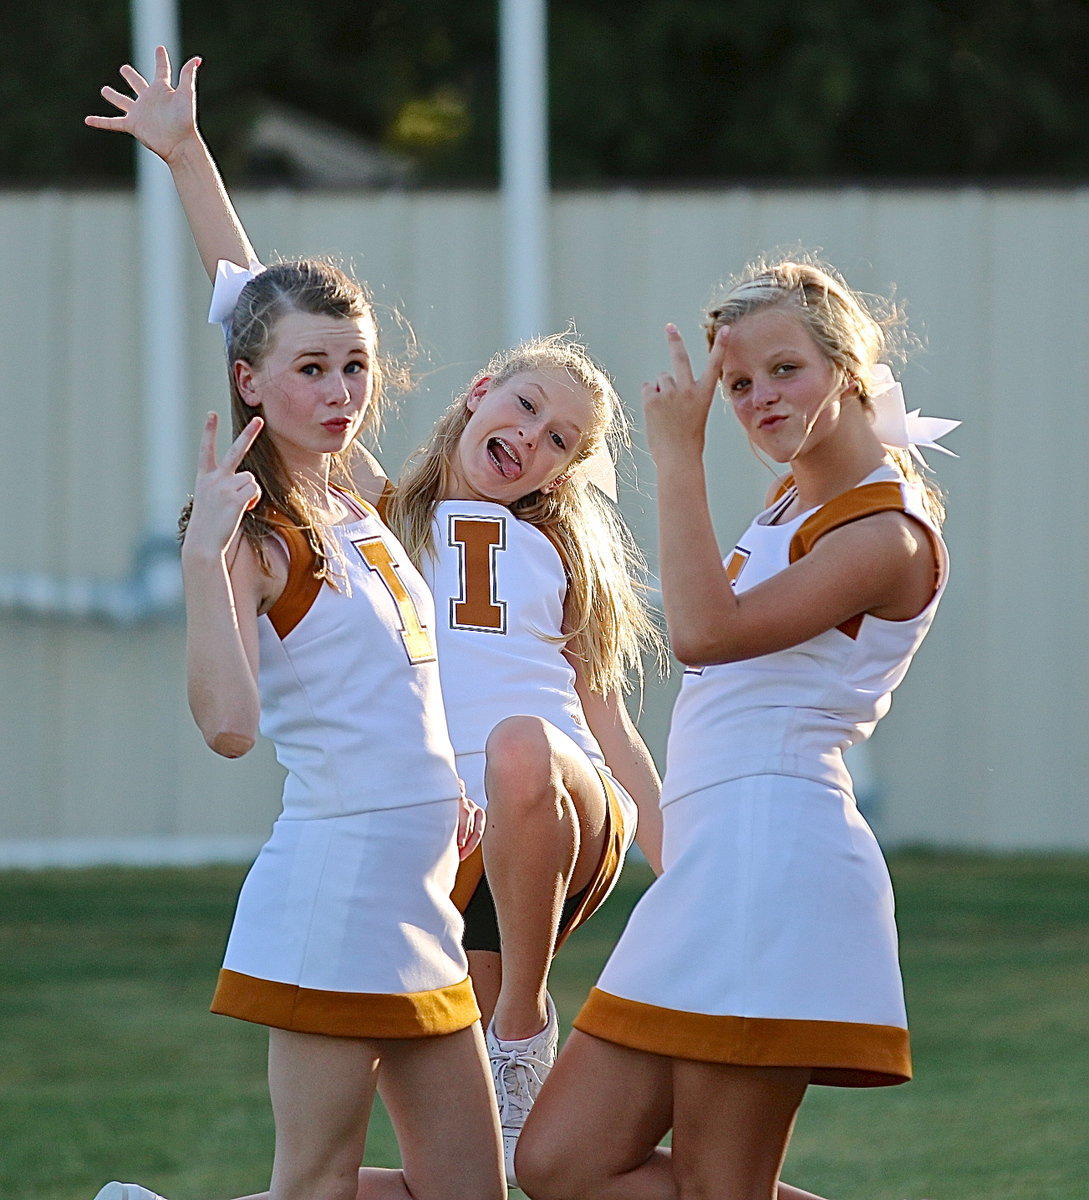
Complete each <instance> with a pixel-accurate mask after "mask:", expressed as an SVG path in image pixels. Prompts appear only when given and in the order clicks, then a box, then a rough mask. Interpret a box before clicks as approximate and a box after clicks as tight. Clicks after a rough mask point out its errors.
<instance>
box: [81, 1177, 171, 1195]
mask: <svg viewBox="0 0 1089 1200" xmlns="http://www.w3.org/2000/svg"><path fill="white" fill-rule="evenodd" d="M95 1200H163V1198H162V1196H160V1195H159V1194H158V1193H157V1192H152V1191H149V1189H148V1188H146V1187H141V1186H140V1185H139V1184H138V1183H118V1182H117V1181H116V1180H114V1181H113V1182H112V1183H107V1184H106V1186H105V1187H104V1188H103V1189H102V1190H101V1191H100V1192H99V1193H98V1195H97V1196H96V1197H95Z"/></svg>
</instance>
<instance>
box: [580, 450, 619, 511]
mask: <svg viewBox="0 0 1089 1200" xmlns="http://www.w3.org/2000/svg"><path fill="white" fill-rule="evenodd" d="M576 470H578V471H581V472H582V474H583V475H584V476H585V478H587V479H588V480H589V481H590V482H591V483H592V484H593V485H594V487H596V488H597V489H598V491H600V492H604V493H605V495H606V496H608V497H609V499H610V500H614V501H615V500H616V497H617V488H616V464H615V463H614V462H613V456H612V455H611V454H610V453H609V447H608V446H606V445H604V444H602V445H600V446H599V447H598V448H597V449H596V450H595V451H594V452H593V454H591V455H590V457H589V458H584V459H583V460H582V462H580V463H579V465H578V467H577V468H576Z"/></svg>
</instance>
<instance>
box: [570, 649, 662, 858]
mask: <svg viewBox="0 0 1089 1200" xmlns="http://www.w3.org/2000/svg"><path fill="white" fill-rule="evenodd" d="M566 657H567V661H568V662H569V663H570V664H571V666H572V668H573V670H574V672H575V690H576V691H577V692H578V695H579V699H580V700H581V701H582V711H583V713H584V714H585V716H586V724H587V725H588V726H589V727H590V732H591V733H592V734H593V735H594V737H595V739H596V740H597V744H598V745H599V746H600V747H601V753H602V754H603V755H604V756H605V762H606V763H607V764H608V766H609V770H610V771H612V773H613V774H614V775H615V776H616V778H617V779H618V780H619V781H620V783H621V784H623V786H624V788H625V789H626V790H627V792H628V794H629V795H630V796H631V797H632V799H633V800H634V801H635V804H636V807H637V808H638V810H639V826H638V829H637V831H636V835H635V840H636V843H637V844H638V846H639V849H640V850H642V851H643V853H644V854H645V855H646V858H647V862H649V863H650V865H651V867H652V868H653V870H654V873H655V875H660V874H661V873H662V811H661V809H660V808H659V807H658V802H659V798H660V796H661V792H662V781H661V779H660V778H659V776H658V770H657V768H656V767H655V765H654V759H653V758H652V757H651V754H650V751H649V750H648V749H647V746H646V743H645V742H644V741H643V739H642V737H641V736H640V734H639V731H638V730H637V729H636V728H635V725H634V723H633V722H632V719H631V717H630V716H629V715H628V710H627V707H626V706H625V704H624V698H623V697H622V696H621V695H620V694H619V693H618V692H610V693H609V694H608V695H607V696H602V695H601V694H600V693H598V692H594V691H591V690H590V688H589V686H588V685H587V683H586V680H585V672H584V671H583V669H582V667H581V664H580V662H579V660H578V659H576V658H575V657H574V656H573V655H571V654H567V656H566Z"/></svg>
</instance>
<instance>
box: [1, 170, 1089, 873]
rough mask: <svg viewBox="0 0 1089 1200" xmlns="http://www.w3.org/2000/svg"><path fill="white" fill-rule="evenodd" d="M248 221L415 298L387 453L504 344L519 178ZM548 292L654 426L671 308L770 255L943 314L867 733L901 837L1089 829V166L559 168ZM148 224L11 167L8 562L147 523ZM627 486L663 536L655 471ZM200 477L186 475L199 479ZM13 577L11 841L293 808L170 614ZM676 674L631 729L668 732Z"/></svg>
mask: <svg viewBox="0 0 1089 1200" xmlns="http://www.w3.org/2000/svg"><path fill="white" fill-rule="evenodd" d="M238 203H239V208H240V210H241V212H242V215H243V217H244V219H245V220H246V222H247V225H248V227H249V230H250V233H251V236H252V238H253V240H254V242H255V244H256V245H257V246H258V247H259V248H260V250H261V251H262V253H263V254H264V255H265V257H266V258H270V257H272V256H274V255H277V254H279V255H285V256H292V255H297V254H317V253H334V254H338V255H339V256H341V257H342V258H344V259H346V260H347V261H348V263H349V265H350V266H351V267H352V268H353V269H354V270H355V272H356V273H357V274H358V275H359V276H360V277H361V278H365V279H367V280H368V281H369V282H370V283H371V285H372V287H373V288H374V290H375V292H376V293H377V297H378V299H379V301H380V302H383V303H386V304H389V305H392V306H395V307H397V308H398V309H400V310H401V311H403V312H404V313H405V314H406V315H407V316H408V318H409V319H410V320H411V322H412V324H413V326H414V328H415V331H416V334H417V336H418V338H419V340H420V342H421V345H422V347H423V349H424V350H425V352H426V357H425V359H424V360H423V361H422V362H421V364H420V370H419V380H420V382H419V386H418V388H417V389H416V391H415V392H414V393H413V394H412V395H411V396H409V397H406V398H405V400H404V402H403V403H402V406H401V409H400V412H399V413H398V414H397V415H395V416H394V417H393V418H392V419H391V420H390V422H389V424H388V426H387V432H386V434H385V436H384V438H383V448H382V456H383V459H384V462H385V464H386V467H387V469H388V470H389V471H390V472H391V473H396V470H397V468H398V467H399V465H400V463H401V462H402V461H403V459H404V457H405V455H406V454H407V453H408V451H409V450H410V449H411V448H412V447H413V446H415V445H416V444H417V443H418V442H419V441H421V440H422V439H423V437H424V435H425V434H426V432H427V429H428V428H429V427H430V424H431V421H432V420H433V418H434V415H435V414H436V413H437V412H438V410H439V409H440V408H441V407H443V406H444V405H445V404H446V402H447V401H448V400H449V398H450V396H451V395H452V393H453V392H454V390H455V389H456V388H458V387H459V386H460V385H462V384H463V383H465V382H466V381H467V380H468V379H469V377H470V376H471V375H472V373H473V372H474V370H477V369H478V368H479V367H480V366H481V365H482V364H483V362H484V361H485V360H486V358H487V357H488V355H489V353H490V352H491V351H493V350H494V349H496V348H497V347H498V346H499V345H500V344H501V343H502V341H503V337H504V333H503V330H504V326H505V322H504V319H503V313H502V311H501V299H502V298H501V280H502V264H501V261H500V254H501V238H500V230H499V228H498V221H499V204H498V200H497V198H496V197H495V196H493V195H489V194H426V195H421V194H404V195H401V194H382V195H373V196H362V197H357V196H342V195H315V194H308V195H294V194H280V193H263V194H260V195H258V194H253V195H246V194H243V195H241V196H240V197H238ZM552 224H553V236H552V264H551V267H552V276H553V285H554V295H553V298H552V306H551V316H552V323H553V325H554V326H555V327H557V328H559V327H562V326H564V325H565V324H566V323H567V322H568V321H572V320H573V321H574V322H575V323H576V324H577V327H578V329H579V332H580V333H581V334H582V336H583V337H584V339H585V340H586V341H587V343H588V344H589V346H590V347H591V349H592V350H593V351H594V353H595V354H596V355H597V356H598V357H599V358H600V359H601V360H602V361H603V362H604V363H605V365H606V366H607V367H608V368H609V369H610V371H611V372H612V373H613V375H614V376H615V378H616V381H617V384H618V386H619V388H620V391H621V394H622V395H624V396H625V397H626V398H627V400H628V401H629V404H630V405H631V407H632V409H633V413H634V415H635V417H636V424H637V425H638V423H639V413H638V396H639V385H640V384H641V382H642V381H643V380H644V379H645V378H650V377H652V376H653V375H654V374H655V373H656V372H657V371H658V370H659V369H660V368H661V367H662V366H663V365H664V355H663V345H664V341H663V337H662V333H661V330H662V326H663V325H664V323H665V322H666V321H667V320H675V321H677V322H678V324H680V325H681V328H682V330H683V331H684V332H685V333H686V335H689V336H690V338H691V343H692V345H693V346H695V345H697V344H698V333H697V330H698V322H699V316H700V311H701V305H702V303H703V301H704V300H705V299H706V298H707V296H708V294H709V293H710V291H711V289H712V287H713V285H714V284H715V283H716V282H717V281H718V280H719V279H720V278H721V277H722V276H724V275H726V274H728V273H729V272H731V271H733V270H735V269H737V268H739V267H740V266H742V265H743V264H744V263H745V261H747V260H748V259H749V258H751V257H752V256H754V255H756V254H759V253H762V252H771V251H775V250H776V249H793V248H797V247H807V248H810V249H819V250H820V251H821V252H822V253H823V254H824V256H825V257H827V258H828V259H829V260H831V261H832V262H834V263H836V264H837V265H838V266H839V267H840V268H841V270H843V272H844V273H845V274H846V275H847V277H848V279H849V280H850V281H851V282H852V283H853V284H854V285H855V286H856V287H860V288H862V289H864V290H873V291H880V292H887V291H888V290H889V289H890V287H892V286H895V288H896V294H897V296H898V297H899V298H901V299H902V300H903V301H905V302H906V304H907V307H908V311H909V315H910V316H911V318H912V324H913V327H914V329H915V330H916V332H917V333H919V334H920V335H921V336H922V337H923V338H924V340H925V343H926V348H925V350H924V351H922V352H920V353H917V354H916V355H915V356H914V357H913V359H912V361H911V362H910V363H909V365H908V366H907V368H906V369H905V370H904V371H903V379H904V384H905V390H906V393H907V398H908V402H909V407H915V406H921V407H922V409H923V411H924V413H928V414H933V415H941V416H949V417H959V418H961V419H963V420H964V422H965V424H964V426H963V428H962V429H960V430H958V431H957V432H956V433H954V434H953V435H952V436H951V437H950V439H949V442H950V444H951V445H953V446H954V448H956V449H957V450H958V451H959V452H960V454H961V455H962V457H961V459H960V460H959V461H956V462H954V461H952V460H949V459H945V458H943V457H941V456H939V455H934V456H933V460H932V463H933V465H936V466H937V468H938V469H939V471H940V475H941V479H942V482H943V483H944V485H945V487H946V490H947V492H948V499H949V509H950V517H949V522H948V525H947V536H948V540H949V543H950V547H951V550H952V555H953V577H952V582H951V585H950V588H949V591H948V593H947V598H946V600H945V602H944V604H943V609H942V612H941V613H940V614H939V617H938V620H937V622H936V624H935V627H934V630H933V632H932V633H931V636H930V638H929V639H928V641H927V643H926V645H925V646H924V647H923V649H922V651H921V653H920V655H919V657H918V659H917V661H916V664H915V666H914V668H913V670H912V672H911V673H910V674H909V676H908V679H907V681H906V683H905V684H904V685H903V687H902V688H901V689H900V691H899V693H898V694H897V699H896V703H895V704H894V706H893V711H892V714H891V715H890V716H889V717H888V718H887V719H886V721H885V722H884V723H883V724H882V726H881V727H880V728H879V730H878V732H877V734H876V735H875V737H874V740H873V742H872V743H871V746H870V747H869V749H868V752H867V757H866V761H865V762H860V763H859V767H860V768H861V774H862V775H863V776H864V782H865V787H864V788H863V790H864V791H865V792H866V799H867V804H868V806H869V809H870V811H871V815H872V819H873V821H874V824H875V826H876V827H877V829H878V831H879V833H880V834H881V836H882V837H883V839H884V841H885V842H886V844H895V843H927V844H932V845H941V846H963V847H989V848H995V849H1013V848H1026V849H1040V848H1052V847H1067V848H1081V849H1086V848H1089V805H1087V804H1086V802H1085V797H1084V787H1085V780H1086V779H1087V777H1089V771H1087V766H1089V763H1087V759H1089V750H1087V746H1089V739H1087V738H1086V736H1085V732H1084V726H1085V723H1086V718H1087V716H1089V705H1087V699H1089V683H1087V680H1089V638H1087V637H1086V636H1085V635H1084V633H1083V629H1082V626H1083V624H1084V620H1085V612H1086V610H1087V608H1089V605H1087V604H1086V593H1087V591H1089V536H1087V534H1089V528H1087V525H1089V522H1087V519H1086V501H1087V497H1086V490H1087V489H1086V483H1085V473H1084V471H1083V470H1082V461H1081V460H1082V452H1083V448H1084V446H1085V444H1086V434H1087V431H1089V405H1087V403H1086V395H1085V392H1086V382H1085V381H1086V380H1087V379H1089V339H1087V338H1086V330H1085V307H1086V299H1085V297H1086V296H1087V295H1089V284H1087V281H1089V191H1087V190H1084V189H1083V190H1073V191H1065V192H1032V191H982V190H974V189H968V190H955V191H925V190H920V191H867V190H862V189H857V190H846V191H824V192H774V191H767V192H757V191H745V190H731V191H719V192H714V191H707V192H688V193H644V192H635V191H617V192H612V193H607V194H602V193H577V194H561V195H558V196H556V197H555V200H554V205H553V212H552ZM137 241H138V230H137V225H136V214H135V207H134V204H133V200H132V198H131V196H129V195H127V194H121V193H102V194H94V195H86V194H71V193H64V194H60V193H19V194H11V193H9V194H0V288H2V289H3V296H4V301H5V303H4V305H3V316H2V317H0V353H2V362H3V370H2V379H3V385H2V389H0V430H2V440H0V464H2V469H0V511H2V512H3V513H4V520H3V522H2V523H0V583H2V582H3V581H4V580H5V579H6V580H8V582H10V580H11V579H12V578H14V577H15V576H16V575H17V574H18V575H22V574H24V573H28V572H29V573H35V572H36V573H39V574H41V575H44V576H47V577H50V578H61V577H71V578H77V579H96V580H103V581H110V580H118V579H121V578H123V577H124V576H126V575H127V574H128V573H129V572H130V570H131V568H132V555H133V552H134V549H135V547H136V546H137V545H138V543H139V542H140V539H141V537H142V536H143V534H144V532H145V522H144V514H143V513H142V511H141V505H140V499H141V495H142V486H143V479H142V474H141V472H142V463H141V461H140V458H141V446H142V442H143V427H142V421H143V419H144V411H145V405H144V404H143V402H142V400H141V387H140V382H139V379H140V369H139V364H138V362H137V361H136V359H135V350H134V346H136V345H137V344H138V343H137V338H136V334H137V330H138V328H139V321H140V312H141V303H142V301H141V298H140V297H139V296H138V295H137V288H138V279H139V270H138V262H137V258H136V255H137ZM187 287H188V291H189V300H190V303H189V311H190V312H191V314H192V319H191V324H190V326H189V329H188V330H187V337H188V344H189V349H190V358H191V364H192V377H191V383H192V386H191V393H192V401H191V419H190V421H189V426H190V428H191V430H192V437H191V439H190V441H189V443H188V444H186V445H185V446H184V447H181V448H180V453H182V454H183V455H184V456H185V461H186V475H187V476H188V474H189V471H190V468H191V464H192V462H193V457H194V453H195V448H196V444H197V439H198V435H199V430H200V425H201V420H202V416H203V413H204V412H206V411H207V409H208V408H210V407H219V408H221V409H222V408H223V405H224V397H225V388H224V382H223V379H224V375H223V366H222V362H221V354H222V342H221V338H220V335H219V332H218V330H215V329H212V328H211V327H209V326H207V325H205V324H204V323H203V312H204V308H205V304H206V299H207V289H206V286H205V282H204V278H203V275H202V273H201V271H200V268H199V266H198V264H197V262H196V256H195V254H194V255H193V256H192V259H191V260H190V275H189V278H188V281H187ZM731 420H732V418H728V414H725V413H724V412H720V413H718V414H717V415H716V418H715V422H714V430H713V434H712V438H711V443H710V451H709V453H710V455H711V456H712V459H713V462H714V464H715V465H714V466H713V467H712V469H711V478H712V486H713V489H714V506H715V510H716V515H717V519H718V526H719V529H720V534H721V539H722V542H723V545H724V547H727V546H728V545H730V544H732V540H733V537H734V536H735V535H736V534H737V533H738V532H739V531H740V530H741V529H742V528H743V527H744V525H745V523H746V522H747V519H748V517H749V516H750V515H751V513H752V512H753V511H754V510H755V508H756V507H757V506H758V504H759V502H760V500H761V498H762V496H763V492H764V490H765V487H766V484H767V481H768V473H767V470H766V468H764V467H763V466H761V465H760V464H758V463H757V462H756V461H755V460H754V458H753V457H752V455H751V454H750V452H749V451H748V449H747V446H746V445H745V444H744V442H743V439H741V438H740V436H739V435H738V432H737V431H736V430H735V429H733V428H731V425H730V421H731ZM626 484H627V486H626V487H625V489H624V492H623V496H622V500H623V504H624V508H625V511H626V512H627V514H628V516H629V519H630V520H631V522H632V525H633V527H634V529H635V531H636V534H637V536H638V538H639V539H640V541H641V542H642V543H643V544H644V546H646V547H647V548H648V550H649V551H651V552H653V539H654V524H653V487H654V479H653V472H652V470H651V469H650V466H649V461H648V460H647V458H646V455H645V453H643V452H642V451H641V450H639V451H637V454H636V458H635V462H634V464H633V465H632V466H630V467H629V468H628V469H627V471H626ZM182 499H183V497H181V496H179V497H178V501H179V505H180V503H181V501H182ZM18 607H19V606H18V604H17V603H15V602H13V601H11V600H10V598H9V599H6V600H4V601H3V602H2V603H0V864H26V865H34V864H36V863H43V862H89V861H128V860H136V861H146V860H157V859H161V860H164V861H188V860H201V859H208V858H214V857H244V856H245V855H246V854H247V853H248V852H249V851H250V850H251V849H253V848H255V847H256V846H257V845H258V844H259V843H260V841H261V840H262V838H263V836H264V833H265V832H266V830H267V827H268V824H269V822H270V821H271V820H272V818H273V817H274V815H275V813H276V810H277V795H278V790H279V782H278V775H277V770H276V767H275V763H274V762H273V761H272V758H271V754H269V753H268V752H267V748H265V749H262V750H261V751H259V752H255V754H254V755H251V756H250V757H249V758H247V759H245V760H242V761H241V762H238V763H227V762H225V761H222V760H219V759H216V758H215V756H213V755H212V754H211V753H210V752H209V751H207V750H206V749H205V748H204V746H203V743H202V741H201V739H200V737H199V735H198V734H197V731H196V729H195V727H194V726H193V725H192V722H191V720H190V719H189V716H188V712H187V710H186V707H185V699H184V684H183V641H184V635H183V630H182V627H181V624H180V622H179V621H178V620H177V619H176V618H159V619H157V620H155V621H151V622H147V623H142V624H137V625H133V626H128V627H124V628H120V627H116V626H110V625H108V624H106V623H102V622H95V621H93V620H79V621H72V620H60V619H55V618H45V617H40V616H26V615H22V614H20V612H19V611H17V610H18ZM675 685H676V679H675V678H674V679H673V680H671V681H669V682H667V683H665V684H662V685H655V686H654V687H652V688H651V689H649V691H648V694H647V697H646V700H645V704H644V710H643V715H642V717H641V726H642V728H643V730H644V733H645V736H646V737H647V739H648V741H649V743H650V744H651V747H652V749H653V750H654V751H655V753H656V755H657V756H658V757H659V761H661V752H662V748H663V746H664V732H665V727H666V724H667V721H668V708H669V701H670V698H671V696H672V693H673V689H674V687H675Z"/></svg>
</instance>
